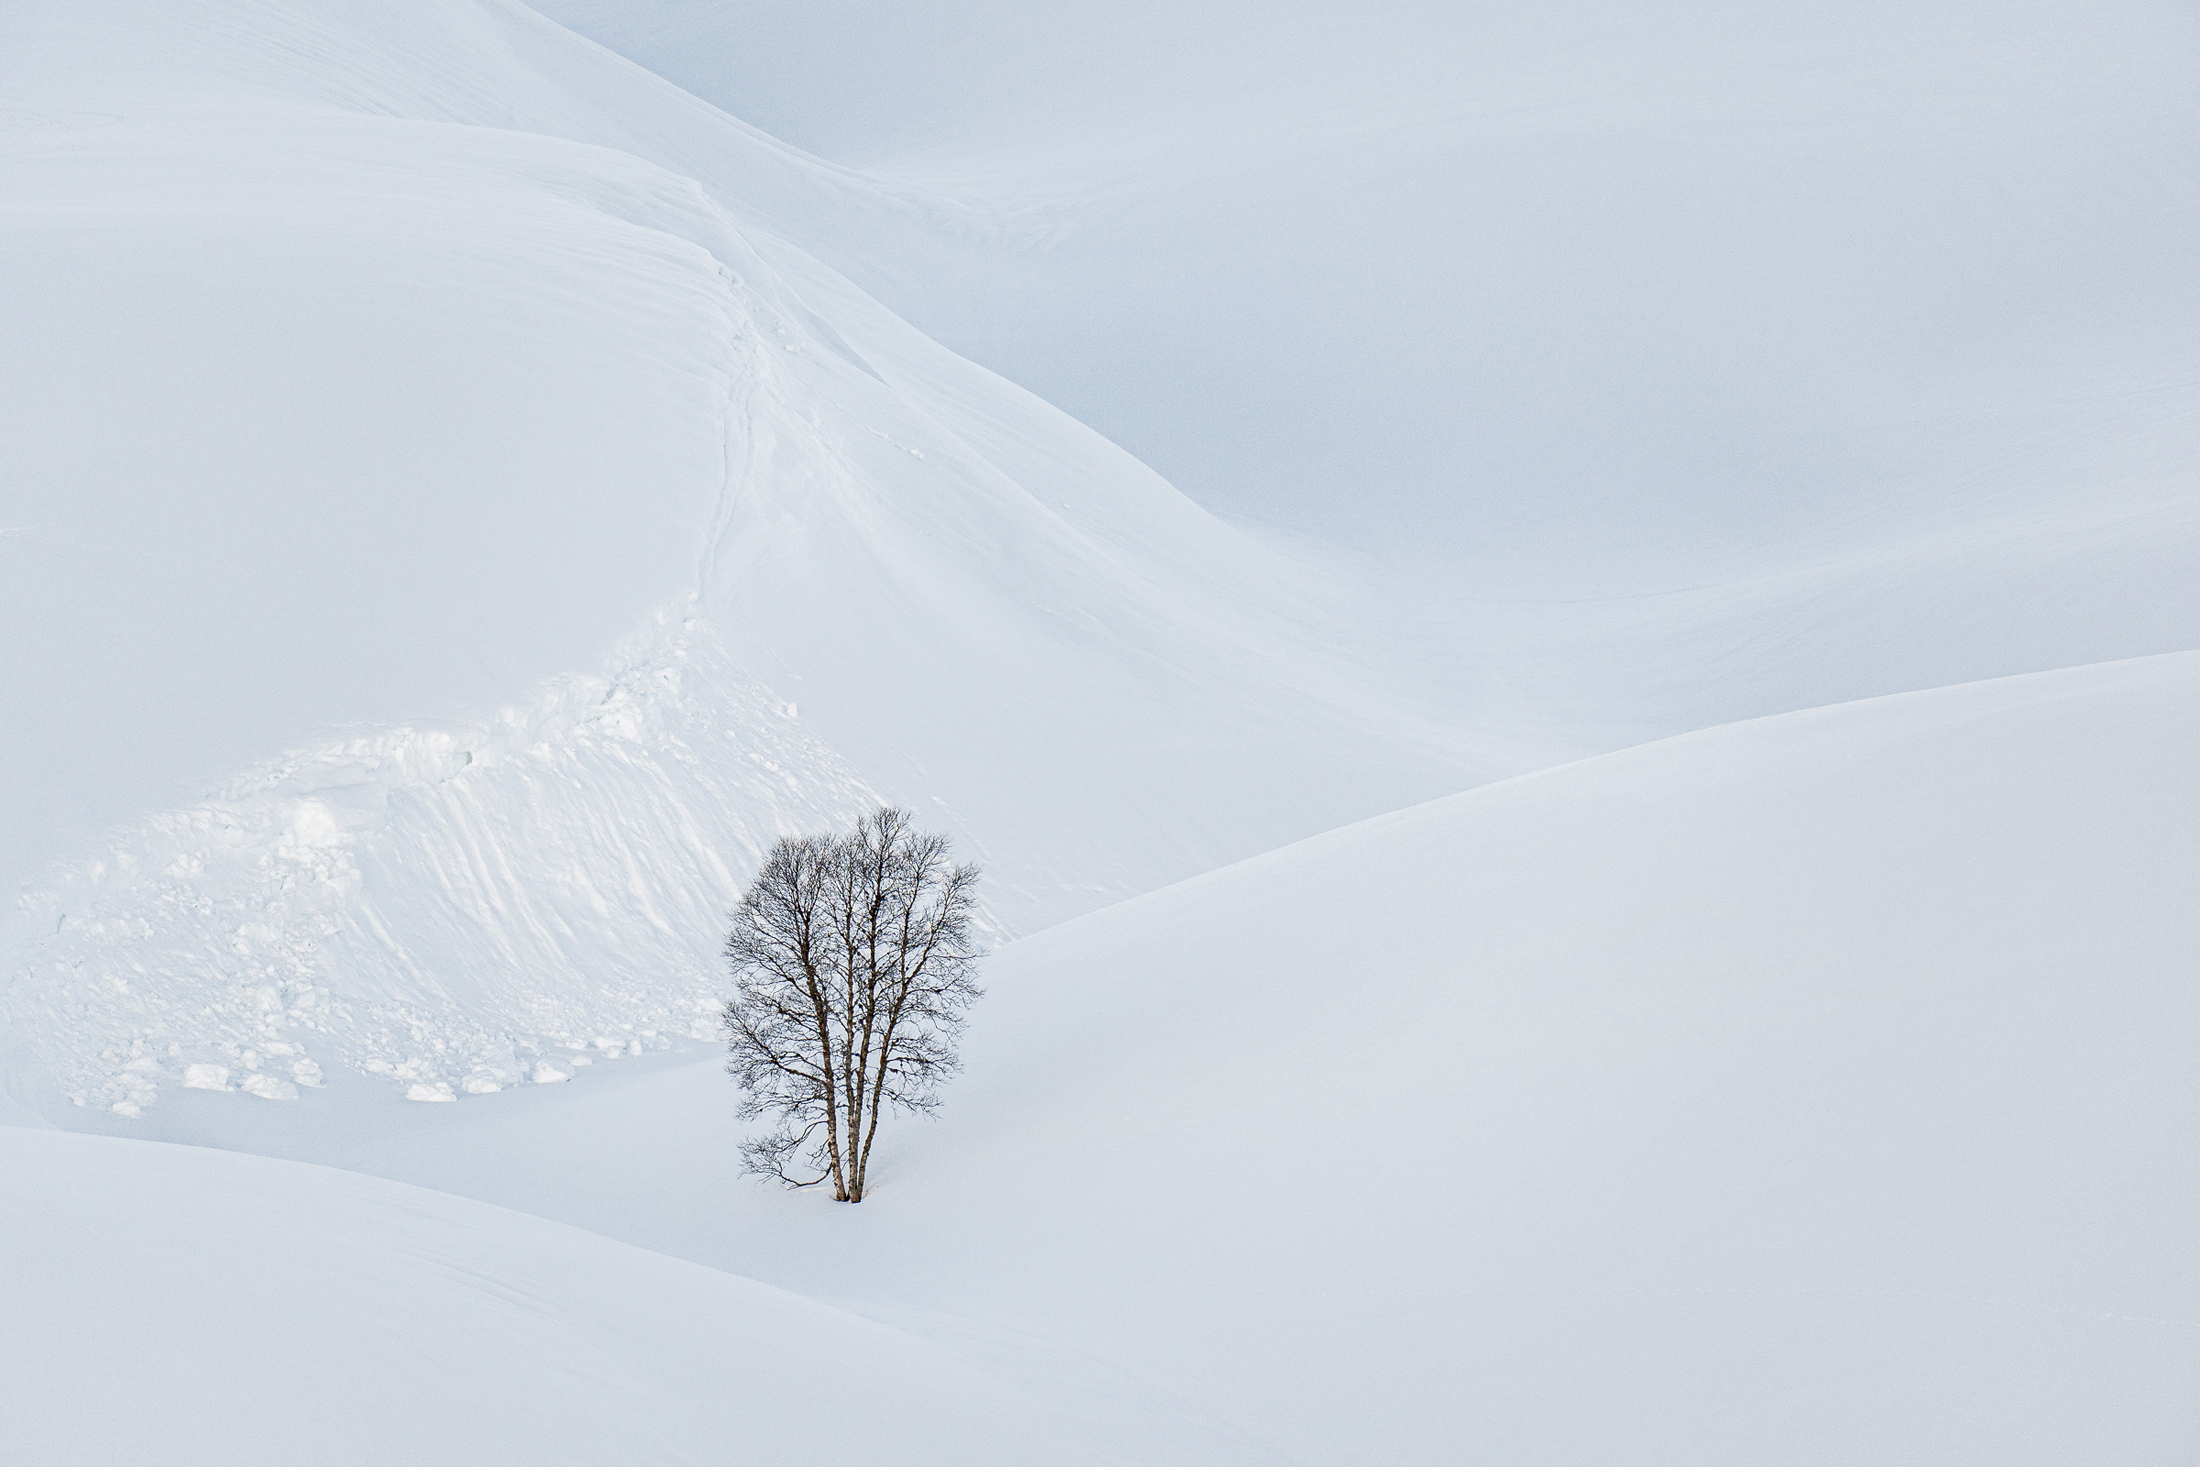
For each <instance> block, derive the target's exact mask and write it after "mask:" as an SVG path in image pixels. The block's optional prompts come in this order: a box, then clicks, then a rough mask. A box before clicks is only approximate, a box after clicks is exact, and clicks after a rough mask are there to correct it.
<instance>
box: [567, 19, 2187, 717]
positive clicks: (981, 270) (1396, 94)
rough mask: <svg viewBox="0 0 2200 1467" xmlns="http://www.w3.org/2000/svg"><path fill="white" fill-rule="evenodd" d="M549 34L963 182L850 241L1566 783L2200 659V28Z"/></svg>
mask: <svg viewBox="0 0 2200 1467" xmlns="http://www.w3.org/2000/svg"><path fill="white" fill-rule="evenodd" d="M540 8H542V9H543V10H544V11H545V12H546V13H548V14H550V15H552V16H553V17H555V18H557V19H558V20H560V21H562V22H564V23H565V24H568V25H571V26H573V27H574V28H575V29H577V30H580V31H582V32H583V33H585V34H587V35H590V36H593V37H595V38H596V39H597V40H600V41H602V42H603V43H604V44H605V45H607V46H610V47H611V48H613V49H614V50H617V51H619V52H621V53H622V54H624V55H627V56H631V57H633V58H634V59H635V60H637V61H639V62H641V63H642V64H643V65H645V66H648V67H650V68H651V69H653V70H655V71H658V72H660V73H661V74H663V75H664V76H666V77H669V78H671V79H672V80H674V81H676V82H678V83H679V84H680V85H682V86H684V87H686V88H688V89H689V90H691V91H693V92H694V93H695V94H696V95H698V96H700V97H703V98H705V99H707V100H710V101H713V102H716V103H717V104H718V105H720V106H722V107H724V108H726V109H727V110H729V111H731V112H734V113H736V114H738V115H740V116H741V117H743V118H746V119H747V120H749V121H751V122H754V123H757V124H759V125H761V126H763V127H765V128H767V129H769V130H770V131H771V132H773V133H774V134H775V135H777V136H779V137H783V138H786V139H788V140H789V141H792V142H795V143H797V144H799V145H801V146H803V147H806V148H810V149H812V150H813V151H815V152H818V153H820V154H822V155H824V156H826V157H829V158H832V159H834V160H836V161H838V162H841V163H844V164H847V165H850V166H852V167H857V168H861V169H863V170H864V171H865V172H866V173H867V174H868V175H870V176H871V177H873V178H876V179H882V180H889V181H891V182H892V183H893V184H894V185H895V186H896V187H898V188H901V189H903V190H915V189H930V190H933V191H935V192H938V193H943V194H951V195H952V197H953V200H954V202H955V203H956V205H957V206H958V208H956V209H954V210H941V209H933V210H928V211H918V212H915V213H912V214H910V215H907V216H903V217H902V223H903V225H905V226H907V227H906V228H898V229H896V230H894V231H893V232H892V234H891V236H890V238H889V237H888V236H884V235H881V234H878V233H874V232H871V231H855V232H850V231H842V232H840V233H839V234H837V235H835V236H833V237H825V236H820V237H818V238H817V239H815V240H813V241H811V242H810V243H809V246H808V247H809V248H811V249H812V251H813V252H815V253H817V254H818V255H819V256H820V257H821V258H823V259H826V260H827V261H829V262H830V263H832V264H834V265H835V266H836V268H839V269H841V270H842V271H843V272H845V273H847V274H848V275H849V276H850V278H852V279H855V280H856V281H858V282H859V283H861V284H863V285H864V286H865V288H866V289H868V290H870V291H872V292H873V293H874V294H876V295H877V296H878V297H879V298H880V299H881V300H883V301H885V302H886V303H887V304H889V305H890V306H892V307H893V308H894V309H895V310H896V311H898V312H900V313H901V314H902V315H904V316H905V317H907V318H908V319H909V320H910V321H912V322H913V323H915V324H916V325H917V326H919V327H920V328H921V329H923V330H925V331H927V332H928V333H930V334H931V335H933V336H935V337H936V338H938V339H939V340H941V341H943V342H945V343H946V344H948V345H950V346H952V347H954V348H955V349H956V350H958V351H960V352H962V353H964V354H965V355H967V356H970V357H971V358H972V359H974V360H976V361H979V362H982V363H984V364H986V365H987V366H990V367H992V368H994V369H995V370H997V371H1000V372H1002V373H1003V375H1006V376H1009V377H1011V378H1013V379H1015V380H1016V381H1017V382H1019V383H1021V384H1023V385H1025V386H1027V387H1030V388H1032V389H1033V390H1035V391H1037V392H1039V393H1040V394H1041V395H1042V396H1044V397H1046V398H1048V400H1050V401H1052V402H1055V403H1057V404H1060V405H1061V406H1063V407H1064V408H1066V409H1067V410H1069V411H1070V412H1072V413H1073V414H1075V415H1076V416H1077V417H1079V418H1080V419H1082V420H1083V421H1085V422H1088V423H1091V424H1092V425H1093V426H1095V427H1096V428H1099V429H1100V430H1101V431H1102V432H1105V433H1106V434H1108V435H1109V436H1110V437H1111V438H1113V439H1115V440H1116V441H1118V442H1120V443H1123V444H1124V445H1126V446H1127V447H1129V448H1130V449H1131V450H1132V451H1134V452H1136V453H1138V454H1139V455H1140V456H1141V457H1142V458H1144V459H1145V460H1146V461H1147V462H1149V463H1152V464H1153V465H1154V466H1155V467H1157V468H1158V469H1160V470H1161V471H1162V472H1163V473H1164V474H1166V475H1167V476H1168V477H1169V479H1170V480H1171V482H1173V483H1175V484H1177V485H1178V486H1180V487H1182V488H1183V489H1185V490H1186V491H1187V492H1188V493H1190V494H1192V496H1193V497H1194V498H1196V499H1198V500H1199V501H1200V502H1201V503H1203V504H1206V505H1209V506H1210V507H1214V508H1217V509H1218V510H1220V511H1222V512H1224V513H1226V514H1229V515H1232V516H1235V517H1239V518H1241V519H1244V520H1248V521H1252V522H1255V523H1258V524H1262V525H1269V526H1283V527H1288V528H1290V529H1292V530H1296V531H1298V532H1300V533H1301V534H1304V535H1307V536H1311V537H1314V538H1316V539H1318V540H1319V541H1321V542H1323V543H1324V544H1326V545H1329V546H1331V547H1332V548H1335V547H1339V546H1341V547H1346V548H1349V549H1351V550H1354V551H1356V552H1357V553H1358V554H1359V555H1360V556H1361V557H1362V558H1363V559H1366V560H1369V561H1371V562H1372V564H1371V565H1367V566H1363V567H1362V568H1361V573H1362V574H1365V575H1368V576H1370V577H1371V578H1374V579H1377V580H1379V581H1380V583H1381V585H1380V587H1379V588H1378V589H1377V590H1376V591H1375V592H1373V593H1372V594H1373V597H1374V599H1375V600H1376V601H1377V602H1378V604H1380V605H1381V607H1382V608H1383V618H1384V620H1386V621H1387V622H1389V623H1392V624H1395V625H1398V626H1400V627H1403V628H1404V629H1406V630H1407V632H1408V634H1409V635H1415V634H1418V635H1419V637H1420V646H1419V658H1420V660H1421V661H1422V662H1424V663H1425V664H1427V665H1430V666H1434V667H1437V668H1440V669H1442V670H1443V672H1442V679H1443V681H1445V682H1446V683H1448V684H1450V685H1452V686H1454V687H1457V688H1459V689H1460V690H1462V692H1463V693H1465V694H1466V695H1467V696H1464V697H1462V698H1461V700H1460V702H1459V704H1458V710H1459V716H1460V718H1461V719H1462V721H1467V722H1474V721H1479V720H1483V719H1486V718H1487V717H1488V715H1489V712H1490V702H1491V700H1492V699H1493V698H1496V699H1499V700H1503V701H1505V702H1506V703H1507V704H1508V706H1516V707H1517V708H1518V710H1519V711H1520V712H1521V713H1523V714H1526V713H1528V712H1531V711H1532V712H1533V713H1535V714H1537V715H1539V716H1541V717H1542V718H1544V719H1545V720H1546V721H1548V722H1550V723H1552V724H1555V725H1556V727H1554V728H1553V729H1552V730H1551V736H1550V737H1549V738H1548V739H1547V741H1546V747H1548V748H1549V749H1550V750H1551V751H1552V755H1553V758H1554V759H1558V758H1567V757H1578V756H1581V755H1586V754H1589V753H1595V752H1602V751H1604V750H1607V749H1611V748H1616V747H1621V746H1624V745H1626V744H1631V743H1636V742H1640V741H1643V740H1646V739H1651V738H1659V737H1664V736H1666V735H1669V734H1672V733H1677V732H1681V731H1684V730H1686V729H1690V728H1700V727H1707V726H1710V725H1712V724H1717V723H1725V722H1731V721H1734V720H1736V719H1741V718H1747V717H1754V716H1758V715H1761V714H1765V713H1771V712H1780V711H1785V710H1790V709H1796V708H1805V707H1813V706H1818V705H1821V704H1826V703H1834V702H1842V701H1847V700H1850V699H1854V698H1859V697H1867V696H1872V695H1875V694H1880V693H1888V692H1900V691H1907V690H1914V689H1920V688H1928V687H1938V686H1943V685H1946V684H1949V683H1955V682H1966V681H1975V680H1978V679H1981V678H1987V677H1998V676H2006V675H2010V674H2015V673H2022V672H2033V671H2044V670H2048V669H2051V668H2056V667H2066V666H2073V665H2076V664H2079V663H2085V662H2098V661H2108V660H2112V659H2117V658H2123V657H2132V656H2139V655H2145V654H2149V653H2155V652H2169V651H2178V650H2183V649H2185V648H2189V647H2193V646H2196V645H2200V590H2196V588H2200V511H2196V510H2195V503H2196V500H2195V496H2194V493H2193V485H2194V482H2195V478H2196V475H2200V427H2196V425H2200V411H2196V408H2200V356H2196V355H2195V349H2194V343H2195V342H2196V341H2200V277H2196V276H2195V274H2194V272H2193V271H2192V270H2191V268H2190V261H2191V260H2192V259H2193V258H2194V256H2195V255H2196V254H2200V196H2196V195H2195V194H2194V192H2193V190H2192V189H2191V188H2190V187H2189V186H2188V185H2187V182H2186V181H2187V180H2189V179H2190V177H2191V176H2192V171H2193V146H2192V140H2193V139H2194V138H2195V137H2200V29H2196V23H2195V22H2196V18H2195V16H2194V15H2193V14H2192V13H2191V11H2190V9H2189V7H2179V6H2173V5H2163V4H2160V3H2157V0H2093V3H2077V0H2020V3H2017V4H2013V5H2012V4H2002V3H1996V4H1986V3H1978V0H1932V3H1928V4H1922V5H1920V4H1911V3H1892V0H1864V3H1856V4H1849V5H1844V6H1840V7H1835V8H1819V9H1806V8H1800V7H1793V6H1789V7H1766V6H1761V5H1735V4H1729V3H1723V0H1686V3H1667V4H1659V5H1651V6H1645V5H1641V4H1633V3H1615V0H1563V3H1556V4H1539V5H1524V4H1517V5H1515V4H1498V5H1461V4H1456V3H1440V0H1431V3H1424V0H1384V3H1381V4H1373V5H1366V4H1363V5H1342V4H1337V3H1334V0H1276V3H1269V4H1263V5H1259V6H1248V5H1245V4H1243V3H1240V0H1169V3H1161V0H1118V3H1110V4H1104V5H1103V4H1089V3H1079V0H1062V3H1055V4H1049V5H1044V6H1029V5H1017V4H1012V3H1008V0H961V3H958V4H956V5H954V6H947V7H938V6H934V7H922V8H918V9H912V8H910V7H907V6H901V5H896V4H892V3H887V0H815V3H811V4H804V5H788V4H781V3H777V0H541V4H540ZM1369 640H1370V642H1371V643H1372V642H1373V641H1375V640H1376V639H1374V638H1370V639H1369Z"/></svg>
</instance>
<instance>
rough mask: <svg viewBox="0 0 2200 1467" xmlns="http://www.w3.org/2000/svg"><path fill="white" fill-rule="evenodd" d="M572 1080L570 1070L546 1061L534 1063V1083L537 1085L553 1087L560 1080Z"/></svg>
mask: <svg viewBox="0 0 2200 1467" xmlns="http://www.w3.org/2000/svg"><path fill="white" fill-rule="evenodd" d="M572 1078H573V1072H572V1071H571V1070H568V1069H565V1068H564V1067H562V1066H560V1065H554V1064H552V1063H550V1061H548V1060H537V1061H535V1083H536V1084H537V1085H555V1084H557V1083H558V1082H559V1081H560V1080H570V1079H572Z"/></svg>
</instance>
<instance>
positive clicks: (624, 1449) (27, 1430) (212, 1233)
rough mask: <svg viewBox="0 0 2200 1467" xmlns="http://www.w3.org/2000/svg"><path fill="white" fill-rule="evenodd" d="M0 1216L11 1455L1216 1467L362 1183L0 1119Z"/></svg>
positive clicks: (1062, 1405)
mask: <svg viewBox="0 0 2200 1467" xmlns="http://www.w3.org/2000/svg"><path fill="white" fill-rule="evenodd" d="M0 1200H4V1205H0V1256H4V1257H6V1258H8V1259H9V1260H11V1263H13V1264H14V1267H13V1269H12V1270H11V1279H10V1285H9V1290H8V1300H9V1308H10V1311H11V1314H12V1317H13V1319H14V1321H15V1325H16V1327H15V1328H11V1329H10V1330H9V1331H8V1332H7V1336H6V1339H5V1342H4V1343H0V1445H4V1447H5V1452H6V1456H7V1459H8V1460H9V1461H10V1462H14V1463H62V1462H70V1463H84V1462H127V1461H136V1460H140V1459H151V1460H159V1461H164V1462H177V1463H204V1464H210V1467H211V1464H230V1463H248V1464H260V1463H266V1464H275V1463H287V1462H298V1461H310V1462H316V1463H329V1464H345V1467H353V1464H356V1467H371V1464H379V1463H388V1462H398V1461H405V1462H431V1463H441V1462H450V1463H456V1462H515V1461H525V1462H575V1463H579V1462H592V1463H636V1464H641V1463H723V1462H727V1461H758V1462H766V1461H789V1460H792V1459H794V1458H797V1457H799V1458H801V1459H802V1460H805V1461H814V1462H825V1463H846V1464H854V1463H859V1462H871V1461H877V1460H879V1459H880V1458H881V1457H887V1456H890V1457H891V1458H893V1459H894V1460H896V1461H911V1462H925V1463H939V1464H943V1467H944V1464H949V1463H964V1462H970V1461H973V1460H978V1461H992V1462H1039V1461H1050V1462H1090V1463H1098V1462H1126V1461H1148V1462H1187V1463H1189V1462H1195V1461H1216V1460H1219V1459H1218V1458H1217V1457H1216V1456H1215V1455H1213V1454H1212V1452H1211V1450H1209V1449H1208V1448H1209V1446H1210V1443H1209V1442H1208V1441H1207V1440H1205V1439H1204V1438H1205V1437H1206V1435H1207V1433H1204V1432H1203V1431H1202V1427H1201V1424H1200V1423H1199V1422H1198V1421H1197V1420H1196V1419H1193V1418H1188V1417H1178V1418H1174V1419H1169V1418H1163V1419H1160V1420H1148V1419H1140V1418H1138V1417H1137V1416H1136V1414H1135V1412H1132V1411H1127V1410H1126V1409H1125V1408H1124V1404H1123V1402H1122V1401H1121V1400H1120V1399H1118V1400H1113V1401H1111V1400H1105V1399H1102V1398H1099V1397H1097V1396H1089V1395H1088V1396H1080V1395H1079V1394H1078V1393H1076V1392H1075V1391H1071V1390H1065V1389H1063V1388H1061V1387H1060V1386H1059V1385H1051V1384H1050V1383H1047V1382H1044V1381H1033V1380H1031V1379H1018V1378H1016V1377H1015V1376H1014V1375H1011V1374H1004V1373H1000V1372H997V1371H994V1370H992V1369H989V1368H987V1367H986V1366H983V1365H980V1364H978V1363H976V1362H974V1361H972V1360H970V1359H968V1358H967V1357H964V1356H961V1355H959V1354H957V1353H956V1352H954V1351H951V1350H947V1349H944V1348H941V1347H939V1346H937V1345H933V1344H930V1343H928V1342H926V1341H923V1340H919V1339H915V1338H912V1337H910V1336H908V1335H904V1334H900V1333H898V1332H896V1331H894V1330H891V1329H886V1328H882V1327H880V1326H878V1325H876V1324H873V1323H870V1322H869V1321H866V1320H861V1319H857V1318H854V1317H852V1316H849V1315H847V1314H844V1313H841V1312H839V1311H836V1310H833V1309H829V1308H826V1307H823V1306H821V1305H818V1304H815V1303H812V1302H810V1301H808V1300H805V1299H800V1298H796V1297H794V1296H791V1295H789V1294H786V1293H783V1292H781V1291H780V1290H777V1289H771V1288H767V1287H764V1286H762V1285H759V1284H755V1283H752V1282H750V1281H748V1280H745V1279H738V1278H732V1277H729V1276H728V1275H726V1274H723V1273H720V1272H719V1271H717V1270H715V1269H710V1268H702V1267H698V1266H697V1265H695V1264H692V1263H684V1262H680V1261H678V1260H675V1259H670V1258H665V1257H662V1256H661V1255H658V1254H654V1253H648V1252H645V1251H643V1250H641V1249H638V1248H631V1247H627V1246H626V1245H624V1244H620V1243H613V1242H610V1241H607V1240H606V1239H603V1238H600V1237H596V1236H594V1235H592V1234H589V1233H584V1232H581V1231H578V1230H576V1229H573V1228H568V1227H562V1226H560V1225H558V1224H556V1223H550V1222H544V1221H543V1220H541V1219H540V1218H532V1217H523V1216H520V1215H518V1214H516V1213H509V1212H504V1211H502V1210H500V1209H497V1208H493V1207H484V1206H482V1205H481V1204H480V1203H477V1202H468V1201H465V1200H463V1199H460V1198H456V1197H451V1196H448V1195H446V1194H443V1193H437V1192H427V1191H423V1190H421V1189H419V1188H415V1187H406V1186H401V1185H398V1184H395V1183H391V1182H385V1181H381V1180H378V1179H375V1178H370V1177H361V1176H357V1175H354V1174H350V1173H345V1172H335V1171H329V1170H326V1169H324V1168H320V1167H307V1166H299V1165H297V1164H295V1163H289V1162H275V1161H268V1160H266V1159H263V1158H259V1157H245V1156H238V1155H235V1154H233V1153H228V1152H222V1151H212V1150H205V1149H199V1148H189V1147H173V1146H156V1145H149V1144H147V1143H144V1142H139V1141H122V1140H109V1139H103V1138H98V1137H89V1136H70V1135H66V1134H63V1133H60V1132H53V1131H44V1132H41V1131H31V1130H21V1129H0ZM30 1260H35V1263H30V1262H27V1261H30ZM851 1376H852V1377H853V1378H855V1379H857V1380H860V1381H861V1383H862V1402H861V1406H860V1408H858V1409H850V1403H849V1401H848V1399H847V1392H846V1382H847V1380H848V1379H849V1378H850V1377H851ZM1035 1444H1043V1445H1035ZM1237 1460H1245V1461H1255V1460H1261V1459H1260V1458H1258V1457H1253V1456H1240V1457H1238V1458H1237ZM1271 1460H1272V1459H1271Z"/></svg>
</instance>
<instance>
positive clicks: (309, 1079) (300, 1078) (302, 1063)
mask: <svg viewBox="0 0 2200 1467" xmlns="http://www.w3.org/2000/svg"><path fill="white" fill-rule="evenodd" d="M290 1074H291V1078H292V1079H294V1080H296V1081H297V1082H298V1083H299V1084H301V1085H318V1084H320V1083H321V1065H320V1062H319V1061H318V1060H309V1059H302V1060H299V1061H297V1062H296V1063H295V1064H293V1065H291V1067H290Z"/></svg>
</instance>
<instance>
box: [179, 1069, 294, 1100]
mask: <svg viewBox="0 0 2200 1467" xmlns="http://www.w3.org/2000/svg"><path fill="white" fill-rule="evenodd" d="M184 1083H185V1084H189V1083H190V1082H189V1081H185V1082H184ZM237 1088H238V1089H240V1090H242V1091H244V1093H245V1094H247V1095H257V1096H259V1097H260V1099H262V1100H296V1099H297V1098H298V1087H297V1086H295V1085H293V1084H291V1083H290V1082H289V1081H288V1080H278V1079H276V1078H275V1077H274V1076H273V1075H247V1076H245V1077H244V1083H243V1084H242V1085H240V1086H238V1087H237Z"/></svg>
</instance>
